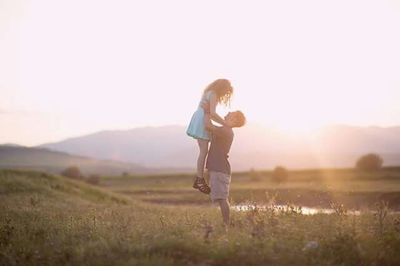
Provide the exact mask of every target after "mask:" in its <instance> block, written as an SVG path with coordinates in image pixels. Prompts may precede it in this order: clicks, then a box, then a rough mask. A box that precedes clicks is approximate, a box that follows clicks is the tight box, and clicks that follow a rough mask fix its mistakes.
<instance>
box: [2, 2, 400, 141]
mask: <svg viewBox="0 0 400 266" xmlns="http://www.w3.org/2000/svg"><path fill="white" fill-rule="evenodd" d="M399 47H400V1H399V0H376V1H368V0H363V1H354V0H345V1H341V0H336V1H322V0H317V1H298V0H294V1H253V0H249V1H234V0H230V1H219V0H212V1H211V0H202V1H188V0H182V1H177V0H171V1H161V0H160V1H153V0H146V1H120V0H113V1H101V0H93V1H89V0H78V1H75V0H69V1H56V0H49V1H43V0H32V1H29V0H25V1H21V0H9V1H5V0H0V143H18V144H22V145H28V146H32V145H38V144H42V143H45V142H52V141H59V140H62V139H65V138H68V137H75V136H80V135H84V134H89V133H93V132H96V131H100V130H113V129H131V128H135V127H142V126H162V125H172V124H173V125H187V124H188V122H189V120H190V117H191V115H192V113H193V112H194V111H195V110H196V108H197V104H198V102H199V100H200V97H201V93H202V91H203V89H204V88H205V87H206V86H207V85H208V84H209V83H210V82H212V81H213V80H215V79H217V78H228V79H229V80H231V82H232V84H233V86H234V89H235V93H234V98H233V101H232V105H231V107H230V109H233V110H236V109H240V110H242V111H243V112H244V113H245V114H246V116H247V118H248V121H251V122H255V123H258V124H261V125H263V126H266V127H271V128H277V129H282V130H287V131H293V132H302V131H303V132H304V131H306V130H310V129H315V128H318V127H321V126H324V125H330V124H349V125H357V126H371V125H374V126H382V127H388V126H395V125H400V105H399V104H398V103H399V99H400V74H399V73H400V49H399ZM230 109H228V108H220V109H218V111H219V112H220V113H221V114H224V113H226V112H227V111H229V110H230Z"/></svg>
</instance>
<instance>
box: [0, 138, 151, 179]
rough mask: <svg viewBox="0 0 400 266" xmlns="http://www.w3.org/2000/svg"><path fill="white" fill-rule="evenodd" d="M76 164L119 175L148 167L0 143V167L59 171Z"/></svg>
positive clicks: (86, 170) (88, 170)
mask: <svg viewBox="0 0 400 266" xmlns="http://www.w3.org/2000/svg"><path fill="white" fill-rule="evenodd" d="M73 165H74V166H78V167H79V168H80V170H81V171H82V172H83V173H84V174H94V173H97V174H104V175H106V174H109V175H120V174H121V173H123V172H130V173H145V172H148V171H150V170H149V169H147V168H145V167H142V166H140V165H137V164H132V163H123V162H116V161H110V160H108V161H107V160H98V159H91V158H87V157H82V156H74V155H70V154H67V153H64V152H57V151H50V150H48V149H44V148H28V147H22V146H15V145H12V146H10V145H0V168H3V169H4V168H13V169H30V170H40V171H48V172H52V173H60V172H61V171H62V170H64V169H65V168H67V167H69V166H73Z"/></svg>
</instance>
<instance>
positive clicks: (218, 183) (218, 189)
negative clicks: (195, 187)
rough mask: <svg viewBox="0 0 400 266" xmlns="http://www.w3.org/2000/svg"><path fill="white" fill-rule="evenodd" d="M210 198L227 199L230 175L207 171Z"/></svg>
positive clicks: (213, 199)
mask: <svg viewBox="0 0 400 266" xmlns="http://www.w3.org/2000/svg"><path fill="white" fill-rule="evenodd" d="M209 175H210V187H211V193H210V197H211V200H212V201H213V202H214V201H215V200H218V199H227V198H228V196H229V185H230V184H231V175H228V174H225V173H221V172H214V171H209Z"/></svg>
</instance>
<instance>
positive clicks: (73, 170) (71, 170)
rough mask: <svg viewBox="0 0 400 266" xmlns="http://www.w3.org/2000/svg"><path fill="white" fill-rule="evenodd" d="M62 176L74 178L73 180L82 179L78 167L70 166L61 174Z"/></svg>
mask: <svg viewBox="0 0 400 266" xmlns="http://www.w3.org/2000/svg"><path fill="white" fill-rule="evenodd" d="M61 175H62V176H65V177H68V178H72V179H82V178H83V176H82V173H81V171H80V170H79V168H78V167H76V166H70V167H68V168H66V169H65V170H64V171H62V172H61Z"/></svg>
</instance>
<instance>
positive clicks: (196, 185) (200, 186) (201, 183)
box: [193, 177, 211, 194]
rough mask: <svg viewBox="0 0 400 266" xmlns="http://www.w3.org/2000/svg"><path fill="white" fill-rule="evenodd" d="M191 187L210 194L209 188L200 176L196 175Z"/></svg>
mask: <svg viewBox="0 0 400 266" xmlns="http://www.w3.org/2000/svg"><path fill="white" fill-rule="evenodd" d="M193 188H195V189H198V190H199V191H200V192H202V193H204V194H210V192H211V189H210V187H209V186H208V185H207V183H206V180H204V178H200V177H196V180H195V181H194V183H193Z"/></svg>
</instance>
